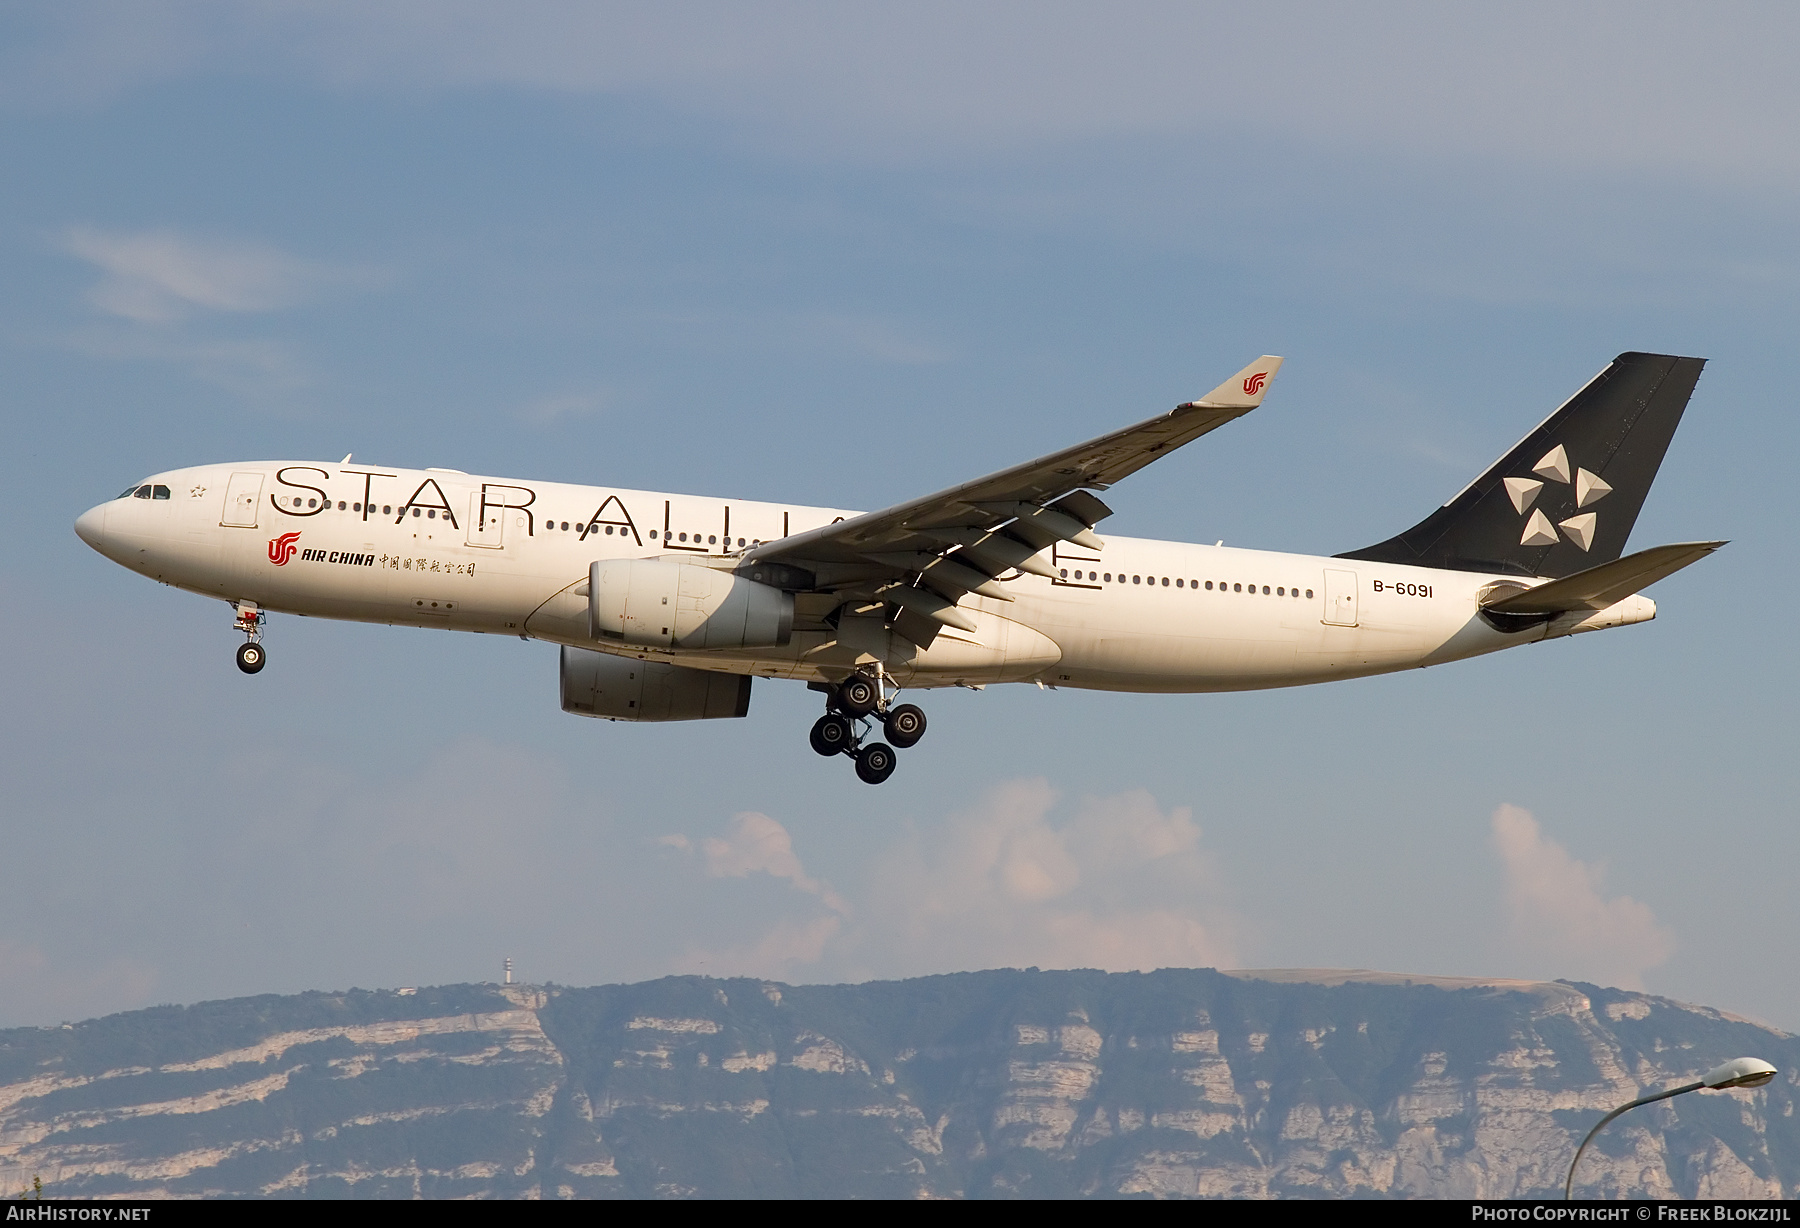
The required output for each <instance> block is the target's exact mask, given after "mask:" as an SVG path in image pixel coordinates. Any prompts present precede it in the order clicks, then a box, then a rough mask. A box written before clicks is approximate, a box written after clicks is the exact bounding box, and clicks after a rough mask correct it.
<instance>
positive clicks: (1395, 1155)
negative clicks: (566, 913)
mask: <svg viewBox="0 0 1800 1228" xmlns="http://www.w3.org/2000/svg"><path fill="white" fill-rule="evenodd" d="M1740 1054H1753V1055H1755V1056H1759V1057H1764V1058H1766V1059H1768V1060H1769V1061H1772V1062H1774V1063H1775V1065H1776V1066H1777V1067H1779V1068H1780V1069H1781V1070H1782V1072H1783V1074H1782V1076H1781V1077H1780V1078H1779V1079H1778V1080H1777V1081H1776V1082H1775V1083H1773V1084H1771V1085H1769V1086H1768V1087H1766V1088H1763V1089H1759V1090H1756V1091H1739V1092H1724V1093H1696V1094H1693V1095H1688V1096H1683V1097H1680V1098H1678V1099H1676V1100H1671V1101H1667V1102H1664V1103H1662V1104H1660V1105H1657V1106H1654V1107H1651V1108H1646V1109H1640V1110H1637V1111H1635V1112H1634V1113H1632V1114H1630V1115H1628V1116H1627V1117H1625V1118H1621V1119H1620V1120H1619V1121H1618V1122H1616V1123H1614V1124H1613V1125H1612V1126H1610V1127H1608V1130H1607V1132H1606V1133H1605V1134H1603V1135H1602V1136H1601V1138H1600V1140H1598V1142H1597V1144H1596V1146H1594V1147H1590V1148H1589V1151H1588V1154H1587V1156H1586V1157H1584V1158H1583V1160H1582V1170H1581V1177H1580V1185H1581V1187H1582V1188H1583V1190H1584V1191H1585V1192H1587V1193H1588V1194H1590V1195H1592V1196H1616V1195H1632V1196H1650V1197H1659V1198H1680V1197H1686V1198H1693V1197H1783V1196H1786V1197H1793V1196H1796V1195H1797V1194H1800V1123H1797V1122H1796V1120H1795V1117H1794V1108H1793V1105H1794V1099H1795V1095H1794V1090H1795V1083H1796V1072H1800V1041H1797V1040H1796V1039H1795V1038H1793V1037H1790V1036H1787V1035H1785V1034H1783V1033H1780V1032H1777V1031H1774V1030H1772V1029H1769V1028H1766V1027H1763V1026H1761V1025H1758V1024H1755V1023H1752V1022H1750V1021H1747V1020H1741V1019H1735V1018H1733V1017H1731V1016H1727V1015H1724V1014H1721V1013H1720V1012H1717V1011H1712V1010H1709V1009H1707V1008H1704V1007H1697V1006H1691V1005H1687V1004H1683V1003H1678V1002H1673V1001H1670V1000H1668V999H1664V998H1657V997H1653V996H1650V995H1645V994H1636V993H1627V992H1623V991H1619V990H1611V989H1604V988H1601V987H1599V986H1591V985H1577V984H1571V983H1566V982H1555V983H1546V982H1519V981H1484V980H1476V979H1464V978H1433V977H1405V976H1397V975H1392V974H1380V973H1369V972H1343V971H1329V970H1310V971H1306V970H1302V971H1294V970H1282V971H1253V972H1229V973H1227V972H1217V971H1213V970H1210V969H1165V970H1162V971H1158V972H1154V973H1102V972H1092V971H1070V972H1044V971H1038V970H1035V969H1031V970H1025V971H1014V970H1005V971H993V972H979V973H962V974H955V975H950V976H937V977H925V978H919V979H915V980H909V981H892V982H876V983H870V984H865V985H808V986H789V985H778V984H774V983H770V982H764V981H756V980H717V979H709V978H703V977H672V978H667V979H664V980H659V981H652V982H647V983H644V984H639V985H614V986H602V987H597V988H591V989H571V988H565V987H559V986H544V987H522V986H495V985H460V986H446V987H440V988H433V989H419V990H400V991H392V992H387V991H379V992H369V991H359V990H358V991H350V992H347V993H335V994H328V993H312V994H299V995H293V996H288V997H274V996H269V997H259V998H241V999H234V1000H230V1001H225V1002H211V1003H202V1004H199V1005H196V1006H191V1007H158V1008H155V1009H152V1010H145V1011H133V1012H128V1013H126V1014H121V1015H113V1016H109V1017H107V1018H105V1019H99V1020H91V1021H88V1022H86V1023H82V1024H79V1025H75V1026H73V1027H65V1028H52V1029H38V1028H20V1029H11V1030H7V1031H0V1189H5V1190H7V1191H8V1192H11V1191H14V1190H16V1189H19V1188H23V1187H24V1186H27V1185H29V1184H30V1182H31V1180H32V1178H33V1177H34V1176H41V1177H42V1178H43V1180H44V1182H45V1187H46V1193H47V1194H48V1195H50V1196H53V1197H54V1196H56V1195H58V1194H61V1195H65V1196H84V1197H105V1196H132V1197H143V1196H171V1197H346V1196H354V1197H401V1198H412V1197H427V1198H441V1197H502V1198H505V1197H546V1198H553V1197H565V1198H566V1197H655V1196H664V1197H714V1196H726V1197H760V1196H769V1197H809V1196H817V1197H1050V1196H1057V1197H1063V1196H1090V1197H1131V1196H1139V1197H1196V1196H1198V1197H1257V1198H1261V1197H1422V1196H1423V1197H1429V1196H1451V1197H1486V1198H1493V1197H1516V1196H1529V1195H1541V1194H1547V1193H1554V1192H1558V1191H1560V1189H1561V1185H1562V1179H1563V1175H1564V1173H1565V1172H1566V1170H1567V1165H1568V1162H1569V1157H1570V1156H1571V1155H1572V1153H1573V1150H1574V1146H1575V1143H1576V1142H1577V1141H1578V1140H1579V1138H1580V1136H1581V1135H1582V1134H1583V1133H1585V1132H1586V1130H1587V1129H1588V1127H1590V1126H1591V1125H1592V1124H1593V1123H1594V1122H1595V1121H1597V1120H1599V1117H1600V1116H1601V1114H1602V1113H1604V1112H1605V1111H1606V1110H1608V1109H1611V1108H1613V1107H1616V1106H1617V1105H1619V1104H1622V1103H1624V1102H1625V1101H1627V1100H1630V1099H1633V1098H1635V1097H1636V1096H1638V1095H1640V1094H1643V1093H1644V1092H1645V1091H1648V1090H1653V1089H1660V1088H1663V1087H1666V1086H1670V1085H1673V1084H1675V1083H1677V1082H1681V1081H1690V1080H1691V1079H1692V1078H1694V1077H1695V1075H1696V1074H1697V1073H1698V1072H1700V1071H1703V1070H1705V1069H1706V1068H1708V1067H1710V1066H1712V1065H1714V1064H1715V1063H1717V1062H1719V1061H1721V1060H1724V1059H1726V1058H1730V1057H1736V1056H1739V1055H1740Z"/></svg>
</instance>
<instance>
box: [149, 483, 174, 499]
mask: <svg viewBox="0 0 1800 1228" xmlns="http://www.w3.org/2000/svg"><path fill="white" fill-rule="evenodd" d="M150 497H151V498H152V499H167V498H168V497H169V488H168V487H167V486H152V487H151V488H150Z"/></svg>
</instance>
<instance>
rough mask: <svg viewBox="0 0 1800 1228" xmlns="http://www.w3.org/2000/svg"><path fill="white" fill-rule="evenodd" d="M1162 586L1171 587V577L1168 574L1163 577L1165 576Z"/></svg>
mask: <svg viewBox="0 0 1800 1228" xmlns="http://www.w3.org/2000/svg"><path fill="white" fill-rule="evenodd" d="M1162 586H1163V587H1164V588H1168V587H1169V577H1167V576H1164V577H1163V578H1162Z"/></svg>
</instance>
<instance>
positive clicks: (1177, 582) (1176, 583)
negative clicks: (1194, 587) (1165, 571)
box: [1175, 580, 1183, 588]
mask: <svg viewBox="0 0 1800 1228" xmlns="http://www.w3.org/2000/svg"><path fill="white" fill-rule="evenodd" d="M1175 587H1176V588H1181V587H1183V584H1182V582H1181V581H1180V580H1177V581H1175Z"/></svg>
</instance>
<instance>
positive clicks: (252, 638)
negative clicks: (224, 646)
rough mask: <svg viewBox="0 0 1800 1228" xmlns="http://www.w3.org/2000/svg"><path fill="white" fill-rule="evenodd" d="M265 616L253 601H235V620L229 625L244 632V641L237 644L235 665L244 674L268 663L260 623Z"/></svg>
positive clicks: (258, 669)
mask: <svg viewBox="0 0 1800 1228" xmlns="http://www.w3.org/2000/svg"><path fill="white" fill-rule="evenodd" d="M267 617H268V615H266V614H264V613H263V612H262V611H261V610H259V609H257V608H256V603H255V602H253V601H240V602H238V603H237V621H236V622H234V623H232V624H231V625H232V626H233V627H235V628H237V629H238V630H239V631H242V632H243V633H244V642H243V643H242V644H240V645H238V650H237V667H238V668H239V669H241V670H243V671H244V672H245V673H246V674H254V673H257V672H258V671H260V670H261V669H262V667H263V666H264V665H267V664H268V663H269V654H268V652H267V651H266V650H265V649H264V648H263V646H262V625H263V620H264V619H266V618H267Z"/></svg>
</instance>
